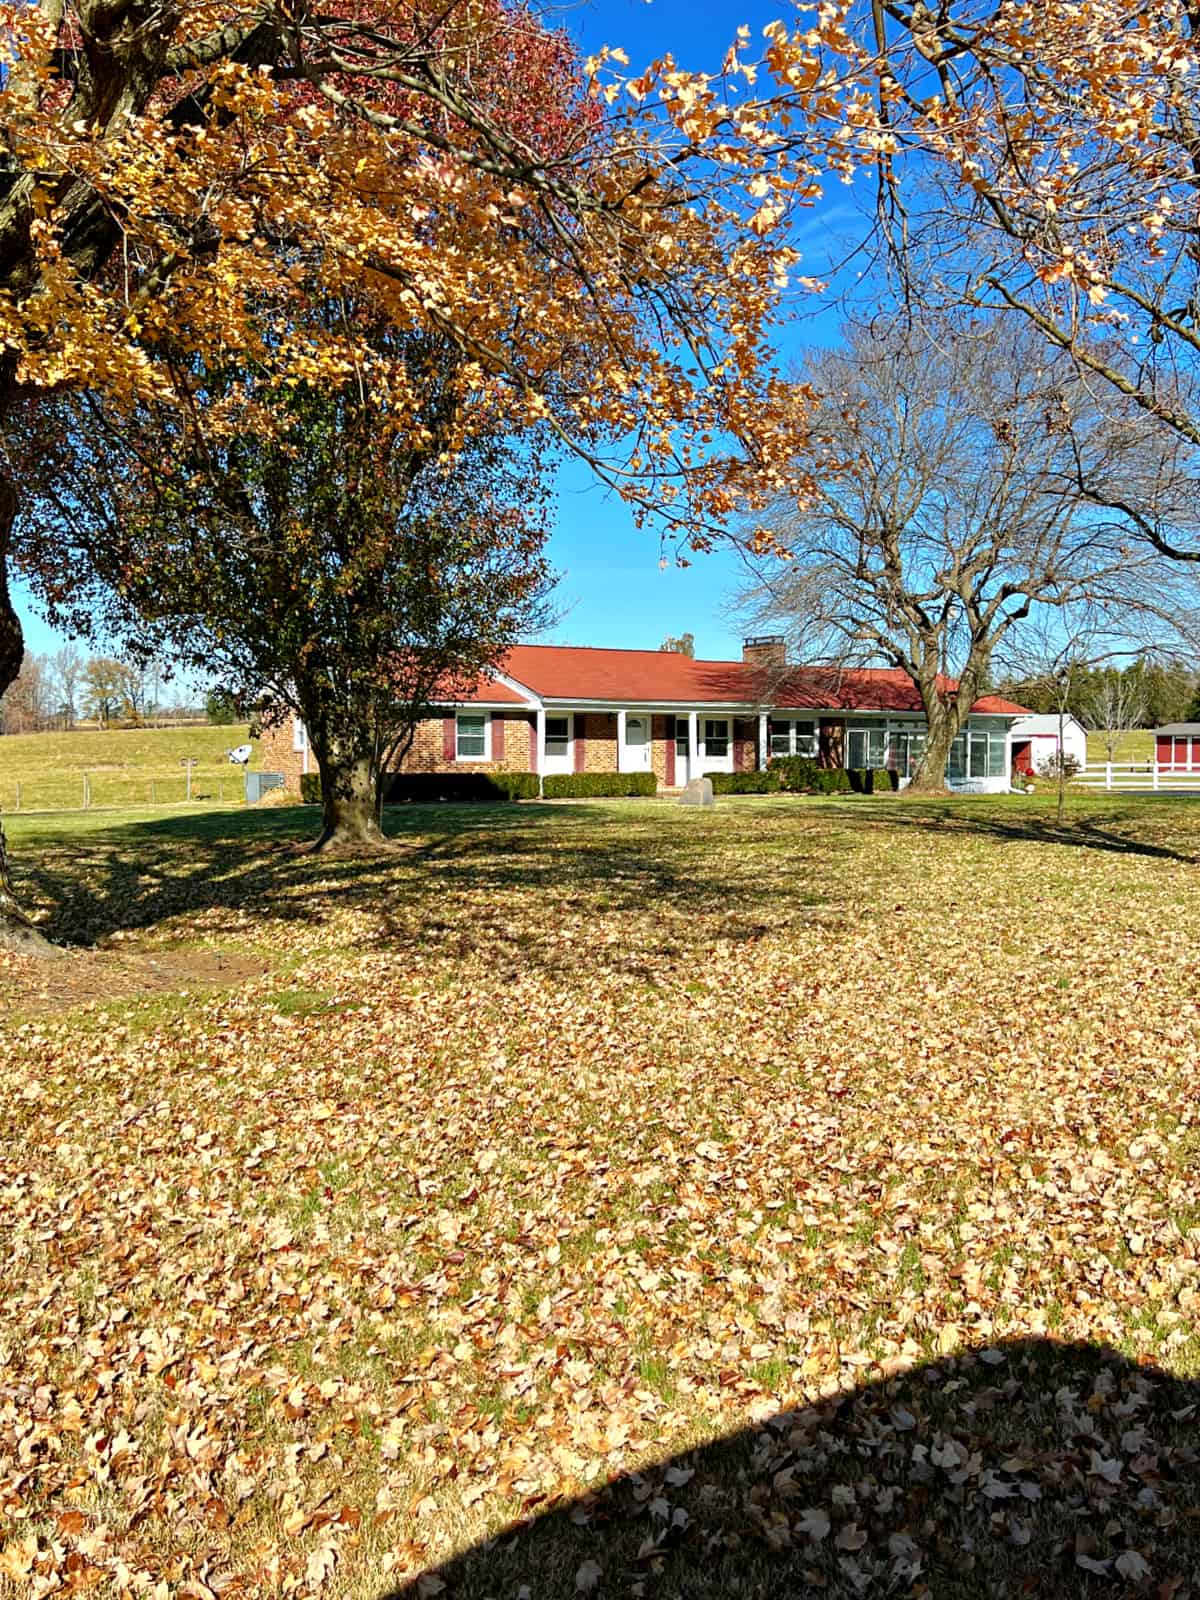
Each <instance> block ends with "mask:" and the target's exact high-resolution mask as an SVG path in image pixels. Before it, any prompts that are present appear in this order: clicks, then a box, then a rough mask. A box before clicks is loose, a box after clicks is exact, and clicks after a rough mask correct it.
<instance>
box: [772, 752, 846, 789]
mask: <svg viewBox="0 0 1200 1600" xmlns="http://www.w3.org/2000/svg"><path fill="white" fill-rule="evenodd" d="M768 771H769V772H770V773H771V774H773V775H775V776H777V777H778V779H779V787H780V788H781V789H784V790H786V791H787V792H788V793H789V794H849V793H850V792H851V790H852V788H853V787H854V781H853V779H852V776H851V774H850V773H849V772H846V771H845V770H844V769H843V768H841V767H819V766H818V765H817V763H816V761H815V760H814V759H813V757H812V756H776V757H775V759H774V760H773V761H772V762H771V765H770V767H769V768H768Z"/></svg>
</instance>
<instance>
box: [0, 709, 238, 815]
mask: <svg viewBox="0 0 1200 1600" xmlns="http://www.w3.org/2000/svg"><path fill="white" fill-rule="evenodd" d="M248 732H249V730H248V728H247V726H246V724H245V723H242V724H240V725H234V726H231V727H190V728H112V729H106V730H101V729H98V728H77V729H75V730H74V731H73V732H71V733H17V734H7V735H5V736H4V737H2V738H0V809H2V810H3V811H4V812H6V813H7V812H12V811H15V810H17V809H20V810H24V811H54V810H59V809H62V808H75V807H79V806H81V805H82V803H83V778H84V774H85V773H86V774H87V777H88V780H89V785H90V790H91V803H92V805H93V806H99V807H109V808H111V807H114V806H130V805H134V806H137V805H148V804H151V803H156V804H158V805H165V804H168V803H171V802H175V801H182V800H183V799H184V798H185V796H186V794H187V774H186V771H185V769H184V768H182V767H181V766H180V764H179V763H180V761H182V760H184V759H186V758H189V757H192V758H195V759H196V760H197V761H198V763H199V765H198V766H196V767H195V769H194V770H193V773H192V796H193V799H195V800H197V801H200V800H204V801H210V800H224V801H232V800H234V799H239V798H240V797H241V793H242V774H241V772H240V771H239V770H238V769H237V768H235V767H232V766H230V764H229V760H228V758H227V755H226V752H227V751H228V750H230V749H232V748H233V746H234V745H238V744H244V743H245V742H246V739H247V737H248ZM18 786H19V790H20V794H19V799H20V805H19V807H18Z"/></svg>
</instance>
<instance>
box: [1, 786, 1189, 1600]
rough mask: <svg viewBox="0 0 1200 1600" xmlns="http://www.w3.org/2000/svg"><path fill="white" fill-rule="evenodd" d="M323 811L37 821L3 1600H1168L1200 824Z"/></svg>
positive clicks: (736, 804) (22, 969)
mask: <svg viewBox="0 0 1200 1600" xmlns="http://www.w3.org/2000/svg"><path fill="white" fill-rule="evenodd" d="M315 823H316V818H315V814H314V813H313V811H311V810H305V809H302V808H292V809H287V808H281V809H278V810H274V811H271V812H261V813H260V812H253V811H251V812H235V811H225V812H222V811H213V812H211V813H209V814H206V815H202V816H201V815H195V814H191V813H189V814H186V815H183V814H179V813H176V814H173V815H171V814H166V813H163V812H159V813H158V814H150V813H132V812H131V813H129V814H128V815H124V814H122V815H116V816H109V817H106V818H99V817H96V816H89V817H86V818H80V817H62V818H34V817H28V818H22V817H18V818H14V819H12V830H11V831H12V842H13V847H14V855H15V866H16V870H17V874H18V887H19V888H20V890H21V892H22V893H23V894H24V895H25V896H26V898H27V900H28V901H29V902H30V903H31V904H32V905H33V906H35V908H36V909H37V911H38V914H39V916H40V917H41V918H42V919H43V921H44V923H45V925H46V927H47V928H48V930H49V931H50V932H51V933H53V934H54V935H55V936H56V937H57V938H59V939H61V940H63V941H67V942H70V943H71V944H72V946H73V949H72V952H71V954H70V955H69V956H68V957H67V958H66V959H63V960H60V961H57V962H54V963H52V964H50V966H49V967H42V968H38V967H37V965H36V964H34V963H30V962H28V961H26V960H17V959H14V958H7V959H5V958H2V957H0V1005H2V1006H5V1007H6V1008H7V1018H6V1026H5V1028H4V1029H3V1030H0V1099H2V1102H3V1104H4V1105H5V1107H6V1114H7V1137H6V1139H5V1140H4V1141H3V1142H2V1143H0V1261H2V1262H3V1263H4V1267H3V1269H0V1270H3V1272H4V1274H5V1280H6V1281H5V1283H4V1291H5V1319H4V1326H3V1329H0V1350H2V1358H0V1485H3V1486H4V1489H3V1491H2V1492H0V1594H3V1595H5V1596H6V1597H7V1595H8V1594H9V1593H10V1592H11V1593H12V1594H13V1595H14V1596H15V1595H25V1594H31V1593H36V1592H39V1591H38V1590H37V1589H36V1588H34V1587H31V1582H32V1580H33V1579H39V1580H40V1581H43V1583H44V1585H49V1583H50V1580H51V1578H52V1577H56V1576H58V1575H61V1576H62V1584H63V1586H64V1587H63V1590H62V1592H66V1589H65V1585H66V1584H67V1581H68V1577H69V1578H70V1583H71V1586H72V1587H73V1588H79V1589H82V1588H84V1587H85V1586H93V1587H96V1586H100V1585H104V1586H106V1587H103V1588H99V1587H97V1592H104V1593H108V1592H112V1593H114V1594H117V1593H120V1592H121V1588H122V1585H124V1586H125V1588H126V1589H127V1590H128V1592H130V1593H131V1594H141V1593H145V1594H148V1595H153V1594H155V1593H156V1590H155V1585H159V1584H161V1585H162V1586H163V1587H162V1588H161V1590H160V1591H157V1592H161V1593H163V1594H164V1595H171V1596H175V1595H180V1596H183V1595H189V1594H191V1595H203V1594H204V1593H205V1592H206V1590H207V1591H208V1592H211V1593H213V1594H219V1595H222V1596H224V1595H227V1594H230V1595H243V1594H244V1595H251V1594H253V1595H259V1594H275V1593H278V1594H284V1593H287V1594H291V1595H297V1596H307V1595H318V1594H322V1595H332V1596H339V1597H354V1600H360V1597H361V1600H366V1597H375V1600H380V1597H382V1596H383V1595H385V1594H387V1593H397V1594H398V1593H401V1592H408V1589H407V1588H406V1586H408V1585H412V1586H413V1587H412V1589H411V1592H412V1594H414V1595H419V1596H423V1597H426V1600H428V1597H430V1596H434V1595H436V1594H439V1593H441V1592H443V1587H442V1586H445V1591H446V1592H447V1593H448V1594H462V1595H464V1596H470V1597H475V1600H483V1597H484V1596H488V1595H495V1596H506V1597H509V1600H516V1597H517V1596H518V1595H519V1594H520V1593H521V1592H522V1590H525V1591H527V1592H528V1594H529V1596H530V1600H542V1597H543V1596H563V1597H567V1600H569V1597H572V1596H575V1595H577V1594H580V1593H591V1592H595V1593H596V1594H597V1595H598V1596H604V1595H617V1594H619V1595H647V1596H649V1595H654V1596H673V1597H679V1600H682V1597H684V1596H687V1597H690V1600H700V1597H710V1600H717V1597H718V1596H722V1597H726V1596H732V1595H737V1596H739V1597H741V1596H744V1595H759V1596H762V1597H763V1600H766V1597H768V1596H785V1595H787V1596H791V1595H797V1596H799V1595H803V1594H808V1593H812V1594H816V1593H821V1594H829V1595H838V1596H843V1595H844V1596H850V1595H855V1594H868V1595H879V1596H883V1595H891V1594H896V1595H901V1594H903V1595H916V1594H926V1595H929V1596H938V1597H943V1596H952V1597H961V1600H974V1597H981V1596H991V1595H996V1596H1000V1595H1008V1594H1013V1595H1017V1594H1029V1595H1042V1596H1046V1597H1047V1600H1049V1597H1052V1596H1061V1595H1079V1596H1100V1595H1109V1594H1112V1595H1122V1596H1123V1595H1133V1594H1141V1593H1146V1594H1157V1593H1170V1594H1172V1595H1175V1596H1176V1597H1178V1600H1181V1597H1182V1596H1183V1595H1185V1594H1186V1593H1188V1592H1194V1581H1195V1573H1196V1572H1197V1571H1198V1570H1200V1552H1198V1547H1197V1541H1198V1540H1200V1528H1198V1527H1197V1522H1196V1518H1195V1507H1196V1505H1197V1504H1200V1469H1198V1467H1197V1454H1196V1438H1195V1420H1194V1418H1195V1415H1196V1412H1195V1409H1194V1408H1195V1406H1196V1405H1197V1403H1198V1402H1200V1390H1198V1386H1197V1382H1196V1380H1197V1378H1198V1377H1200V1337H1198V1332H1197V1312H1198V1310H1200V1120H1198V1114H1197V1062H1198V1060H1200V1000H1198V998H1197V997H1198V996H1200V894H1198V892H1197V865H1198V863H1200V803H1197V802H1193V801H1189V800H1186V799H1180V798H1172V797H1169V796H1154V797H1150V796H1147V797H1145V798H1141V797H1139V798H1136V799H1134V798H1128V797H1117V796H1102V795H1101V796H1084V797H1075V796H1072V798H1071V799H1070V801H1069V815H1068V820H1067V824H1066V826H1065V827H1064V828H1063V829H1061V830H1060V829H1057V828H1056V827H1055V826H1054V821H1053V810H1052V800H1051V799H1050V798H1049V797H1045V798H1043V797H1042V796H1036V797H1032V798H1030V799H1026V798H1019V799H1018V798H1015V797H1013V798H1004V799H996V800H989V799H977V798H962V799H954V800H950V799H948V800H945V801H941V800H936V801H906V800H904V799H902V798H895V797H887V798H881V799H867V798H861V797H854V798H845V799H837V800H832V799H831V800H805V799H796V798H792V797H768V798H763V799H757V798H748V799H736V800H735V799H726V800H723V801H722V802H721V803H720V804H718V806H717V807H715V808H714V809H713V810H712V811H710V812H698V811H694V810H689V809H684V808H681V807H679V806H678V805H675V804H673V803H669V802H636V801H627V802H619V803H618V802H614V803H607V804H606V803H594V804H592V803H588V804H579V805H571V806H549V805H538V804H528V805H520V806H512V807H482V806H481V807H444V808H436V807H411V808H398V809H397V810H395V811H393V812H390V813H389V817H388V823H389V827H390V828H391V830H392V831H393V832H394V833H395V834H396V836H397V840H398V843H399V844H400V845H401V846H402V848H401V849H399V850H398V851H397V852H396V853H395V854H394V855H393V856H390V857H388V858H384V859H372V860H363V859H356V858H314V857H311V856H305V855H301V854H297V853H295V852H294V851H293V850H291V848H290V846H291V845H292V844H293V843H294V842H295V841H297V840H299V839H301V838H303V837H304V836H305V835H306V834H307V833H311V832H312V831H313V830H314V828H315ZM510 1524H512V1525H517V1527H516V1531H515V1532H514V1533H513V1534H512V1536H511V1537H510V1538H506V1539H505V1540H502V1541H500V1542H499V1543H490V1544H489V1543H486V1542H481V1541H486V1540H487V1539H488V1538H489V1536H491V1535H494V1534H496V1533H497V1532H498V1531H500V1530H501V1529H503V1528H505V1527H507V1526H509V1525H510ZM68 1563H71V1565H68ZM3 1574H7V1575H8V1576H7V1577H5V1576H3ZM6 1583H7V1585H8V1587H7V1588H6ZM201 1586H203V1587H201ZM40 1592H45V1593H49V1592H52V1591H51V1589H50V1588H49V1587H48V1586H47V1587H43V1589H42V1590H41V1591H40Z"/></svg>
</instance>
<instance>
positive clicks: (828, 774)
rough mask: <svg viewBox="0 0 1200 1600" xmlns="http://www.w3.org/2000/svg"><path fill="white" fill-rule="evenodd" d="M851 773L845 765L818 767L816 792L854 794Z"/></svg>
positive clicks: (814, 789) (814, 785)
mask: <svg viewBox="0 0 1200 1600" xmlns="http://www.w3.org/2000/svg"><path fill="white" fill-rule="evenodd" d="M853 792H854V790H853V786H852V785H851V782H850V774H849V773H848V772H847V771H846V769H845V768H844V767H818V768H817V775H816V779H815V781H814V783H813V793H814V794H853Z"/></svg>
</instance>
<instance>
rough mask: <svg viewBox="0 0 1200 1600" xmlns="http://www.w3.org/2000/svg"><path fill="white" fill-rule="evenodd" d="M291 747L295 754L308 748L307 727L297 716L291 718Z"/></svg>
mask: <svg viewBox="0 0 1200 1600" xmlns="http://www.w3.org/2000/svg"><path fill="white" fill-rule="evenodd" d="M292 749H293V750H294V751H296V753H297V755H299V754H301V753H302V752H303V751H305V750H307V749H308V729H307V728H306V727H305V726H304V724H303V723H302V722H301V721H300V718H299V717H293V718H292Z"/></svg>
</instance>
